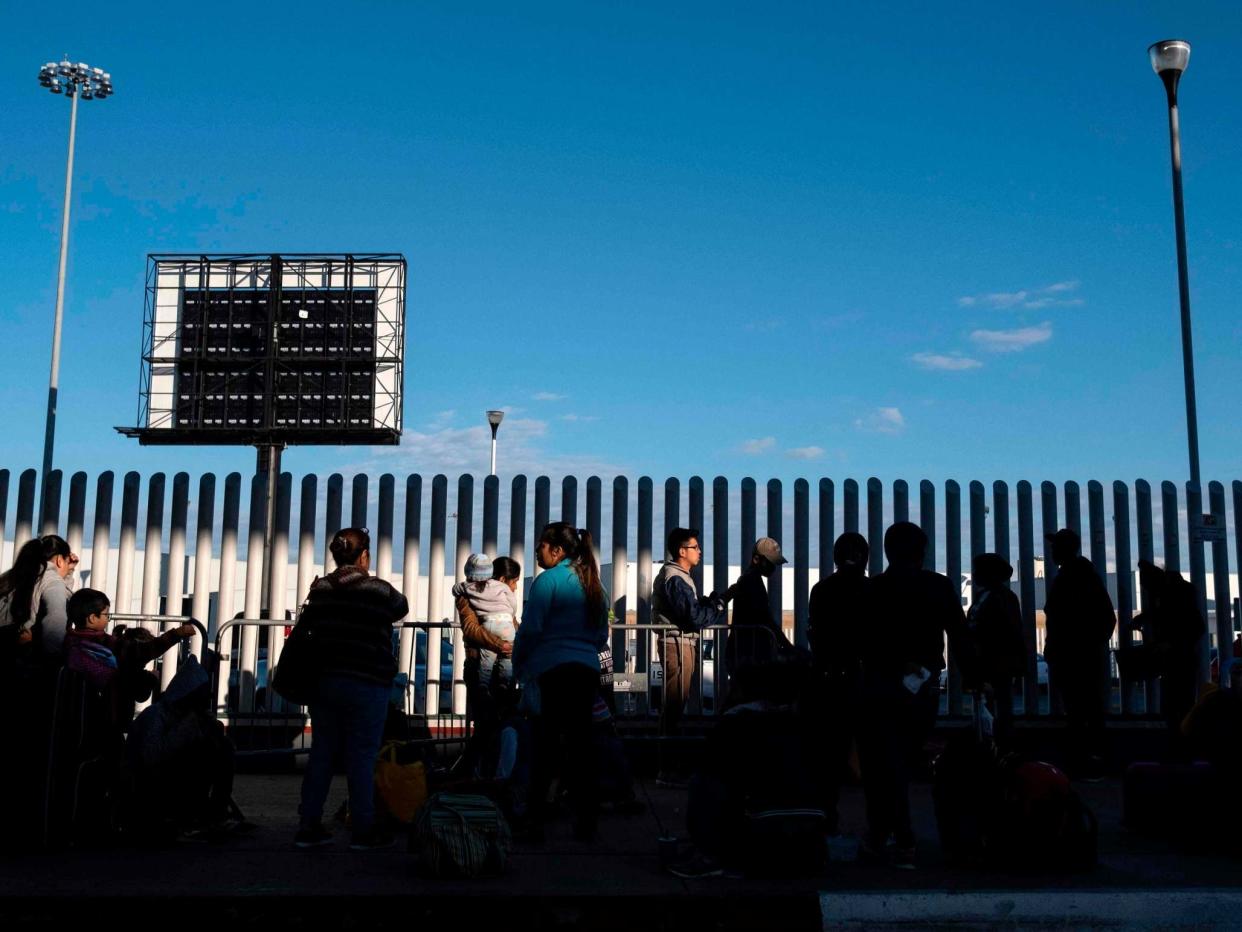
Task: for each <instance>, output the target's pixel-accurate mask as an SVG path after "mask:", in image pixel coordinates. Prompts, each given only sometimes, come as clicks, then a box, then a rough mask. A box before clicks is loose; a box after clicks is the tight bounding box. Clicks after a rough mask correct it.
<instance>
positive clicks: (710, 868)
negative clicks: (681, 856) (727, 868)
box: [668, 852, 724, 880]
mask: <svg viewBox="0 0 1242 932" xmlns="http://www.w3.org/2000/svg"><path fill="white" fill-rule="evenodd" d="M668 872H669V873H670V874H672V875H673V876H674V877H683V878H685V879H686V880H696V879H698V878H700V877H719V876H720V875H721V874H723V873H724V868H723V867H722V866H721V864H720V862H719V861H717V860H716V859H715V858H710V857H708V856H707V855H706V854H702V853H701V852H696V853H695V854H692V855H691V856H690V857H689V858H687V859H686V860H684V861H678V862H677V863H676V864H670V865H669V866H668Z"/></svg>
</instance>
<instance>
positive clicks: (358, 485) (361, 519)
mask: <svg viewBox="0 0 1242 932" xmlns="http://www.w3.org/2000/svg"><path fill="white" fill-rule="evenodd" d="M369 484H370V480H369V479H368V478H367V474H366V473H364V472H360V473H358V475H356V476H354V482H353V494H352V496H351V498H350V503H349V526H350V527H370V526H371V521H370V519H369V518H368V517H367V504H368V502H367V499H368V498H369V497H370V494H369V488H368V486H369Z"/></svg>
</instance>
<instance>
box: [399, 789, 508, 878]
mask: <svg viewBox="0 0 1242 932" xmlns="http://www.w3.org/2000/svg"><path fill="white" fill-rule="evenodd" d="M510 842H511V835H510V832H509V824H508V823H507V822H506V821H505V817H504V816H503V815H502V814H501V812H500V809H499V808H498V807H497V806H496V804H495V803H494V802H492V801H491V800H490V799H488V798H487V797H486V796H470V795H466V794H460V793H437V794H436V795H434V796H432V797H431V798H430V799H429V800H427V802H426V803H425V804H424V805H423V807H422V809H421V811H420V812H419V814H418V818H417V819H416V820H415V822H414V830H413V831H412V832H411V833H410V852H411V853H414V854H417V855H418V858H419V861H420V862H421V863H422V865H423V868H424V869H425V870H426V871H427V873H428V874H430V875H431V876H433V877H479V876H482V875H485V874H499V873H501V872H503V871H504V869H505V864H506V862H507V861H508V858H509V845H510Z"/></svg>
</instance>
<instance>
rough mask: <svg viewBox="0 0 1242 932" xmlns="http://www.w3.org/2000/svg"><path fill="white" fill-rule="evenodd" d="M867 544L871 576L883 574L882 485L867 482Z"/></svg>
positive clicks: (874, 480) (878, 481) (871, 480)
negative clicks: (869, 551)
mask: <svg viewBox="0 0 1242 932" xmlns="http://www.w3.org/2000/svg"><path fill="white" fill-rule="evenodd" d="M867 544H868V546H869V547H870V548H871V567H870V572H871V575H872V576H879V575H880V574H881V573H882V572H884V484H883V483H882V482H880V480H879V479H876V478H874V477H872V478H871V479H868V480H867Z"/></svg>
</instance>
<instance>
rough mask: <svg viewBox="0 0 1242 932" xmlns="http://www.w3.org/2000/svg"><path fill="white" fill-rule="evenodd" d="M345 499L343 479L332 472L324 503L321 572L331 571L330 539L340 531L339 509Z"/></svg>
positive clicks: (337, 473) (338, 474)
mask: <svg viewBox="0 0 1242 932" xmlns="http://www.w3.org/2000/svg"><path fill="white" fill-rule="evenodd" d="M344 497H345V478H344V477H343V476H342V475H341V474H340V473H339V472H334V473H333V474H332V475H330V476H328V497H327V500H326V501H325V502H324V508H325V514H324V528H323V571H324V572H325V573H329V572H331V571H332V551H331V549H330V548H331V546H332V538H334V537H336V532H337V531H339V530H340V529H341V508H342V504H343V499H344Z"/></svg>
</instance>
